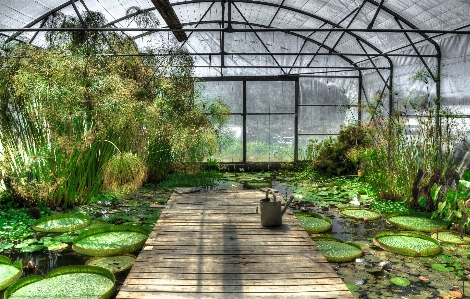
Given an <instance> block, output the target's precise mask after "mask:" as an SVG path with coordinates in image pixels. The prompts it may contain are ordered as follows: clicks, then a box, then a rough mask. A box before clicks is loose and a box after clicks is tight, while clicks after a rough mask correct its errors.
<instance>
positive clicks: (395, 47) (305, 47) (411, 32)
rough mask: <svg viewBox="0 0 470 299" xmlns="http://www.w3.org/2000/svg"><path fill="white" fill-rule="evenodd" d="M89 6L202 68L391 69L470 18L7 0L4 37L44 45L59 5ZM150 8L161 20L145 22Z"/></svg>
mask: <svg viewBox="0 0 470 299" xmlns="http://www.w3.org/2000/svg"><path fill="white" fill-rule="evenodd" d="M165 3H166V4H171V8H170V7H169V6H168V7H167V6H165ZM156 6H159V7H158V8H157V7H156ZM87 11H97V12H100V13H102V15H103V16H104V17H105V19H106V21H107V25H106V28H119V29H123V30H126V31H125V32H126V34H127V35H129V36H131V37H133V38H134V39H135V41H136V45H137V46H138V48H139V50H140V51H141V52H146V51H148V50H150V49H155V48H158V47H161V46H162V45H164V44H168V43H172V44H174V45H179V46H181V47H184V48H185V49H186V50H187V51H188V52H190V53H193V55H194V57H195V60H196V66H197V70H198V71H197V74H199V75H201V76H219V75H248V74H249V75H292V74H299V73H309V72H310V73H311V72H312V70H315V69H317V68H318V69H321V68H324V69H325V71H328V70H334V71H335V72H342V73H344V74H347V73H350V72H351V71H352V70H354V71H357V69H358V68H359V67H362V68H365V69H367V68H368V67H370V68H376V67H378V68H387V67H389V66H390V63H391V60H390V59H389V58H388V57H386V54H392V55H391V56H393V55H398V54H400V53H406V54H408V55H410V54H413V55H416V56H417V55H421V54H422V53H420V52H419V51H418V52H417V51H416V48H415V47H425V46H426V45H432V48H433V49H434V50H433V51H431V52H430V53H427V54H428V55H438V54H439V53H438V52H439V41H440V39H441V38H442V37H445V36H448V35H449V34H453V33H452V32H451V31H454V30H468V28H467V27H468V26H470V1H469V0H446V1H442V0H439V1H438V0H383V1H379V0H375V1H374V0H268V1H256V0H244V1H237V0H223V1H221V0H217V1H213V0H212V1H209V0H207V1H205V0H192V1H184V0H152V1H151V0H134V1H125V0H69V1H64V0H0V42H15V41H16V42H17V41H21V42H28V43H33V44H35V45H38V46H44V45H45V44H46V42H45V32H46V31H45V28H46V27H47V26H50V22H49V23H48V20H49V19H50V18H51V14H52V13H55V12H61V13H62V14H64V15H66V16H71V17H75V18H77V17H78V18H80V15H81V14H83V13H85V12H87ZM162 12H163V14H166V13H168V15H169V16H170V19H172V20H173V21H175V20H176V22H177V23H178V22H179V24H180V25H181V26H182V28H183V29H186V31H185V33H186V37H187V40H182V41H177V40H176V38H175V35H174V34H173V32H172V31H170V30H168V29H169V28H170V29H175V28H177V27H174V26H177V25H175V24H173V25H172V24H169V23H168V22H167V21H168V20H167V19H165V16H162V15H161V13H162ZM173 12H174V13H173ZM143 14H145V16H146V18H147V20H149V19H151V20H153V22H141V20H142V18H139V16H141V15H143ZM172 16H173V17H172ZM24 28H30V29H29V30H31V31H24ZM41 28H42V29H41ZM22 29H23V31H22ZM34 29H41V30H42V31H34ZM149 29H150V30H149ZM279 29H285V30H279ZM330 29H332V30H330ZM367 29H370V30H367ZM403 30H408V31H407V32H404V31H403ZM418 30H427V31H425V32H420V31H418ZM382 31H391V32H382ZM429 37H433V39H429ZM118 54H126V53H118ZM222 54H223V55H222ZM374 54H375V55H376V56H374ZM372 58H373V60H372V61H371V59H372Z"/></svg>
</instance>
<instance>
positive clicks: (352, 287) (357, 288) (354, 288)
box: [346, 283, 359, 292]
mask: <svg viewBox="0 0 470 299" xmlns="http://www.w3.org/2000/svg"><path fill="white" fill-rule="evenodd" d="M346 286H347V287H348V289H349V291H351V292H357V291H359V287H358V286H357V285H355V284H352V283H347V284H346Z"/></svg>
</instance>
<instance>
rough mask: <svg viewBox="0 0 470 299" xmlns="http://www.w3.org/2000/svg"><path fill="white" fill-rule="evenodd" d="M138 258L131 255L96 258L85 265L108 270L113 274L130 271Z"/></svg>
mask: <svg viewBox="0 0 470 299" xmlns="http://www.w3.org/2000/svg"><path fill="white" fill-rule="evenodd" d="M135 259H136V257H135V256H134V255H131V254H126V255H117V256H110V257H95V258H91V259H89V260H88V261H86V263H85V265H88V266H96V267H101V268H105V269H108V270H109V271H111V272H113V274H116V273H119V272H123V271H126V270H129V269H130V268H131V267H132V265H134V262H135Z"/></svg>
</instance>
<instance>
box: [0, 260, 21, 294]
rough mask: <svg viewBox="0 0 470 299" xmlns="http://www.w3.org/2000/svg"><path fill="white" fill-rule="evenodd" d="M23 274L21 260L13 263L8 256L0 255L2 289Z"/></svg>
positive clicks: (0, 288) (0, 286) (0, 287)
mask: <svg viewBox="0 0 470 299" xmlns="http://www.w3.org/2000/svg"><path fill="white" fill-rule="evenodd" d="M22 275H23V267H22V265H21V262H14V263H12V262H11V260H10V259H9V258H7V257H6V256H3V255H0V290H3V289H5V288H7V287H8V286H9V285H10V284H12V283H13V282H15V281H16V280H18V279H19V278H20V277H21V276H22Z"/></svg>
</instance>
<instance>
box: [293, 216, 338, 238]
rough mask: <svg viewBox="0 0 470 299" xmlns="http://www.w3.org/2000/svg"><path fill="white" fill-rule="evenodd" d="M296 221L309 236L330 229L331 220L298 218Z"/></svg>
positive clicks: (309, 217) (308, 217)
mask: <svg viewBox="0 0 470 299" xmlns="http://www.w3.org/2000/svg"><path fill="white" fill-rule="evenodd" d="M297 219H298V220H299V223H300V224H301V225H302V226H303V227H304V229H305V230H306V231H307V232H308V233H311V234H313V233H321V232H325V231H327V230H330V229H331V227H332V224H331V220H330V221H328V220H329V219H328V218H324V219H319V218H317V217H311V216H307V217H306V216H299V217H297Z"/></svg>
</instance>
